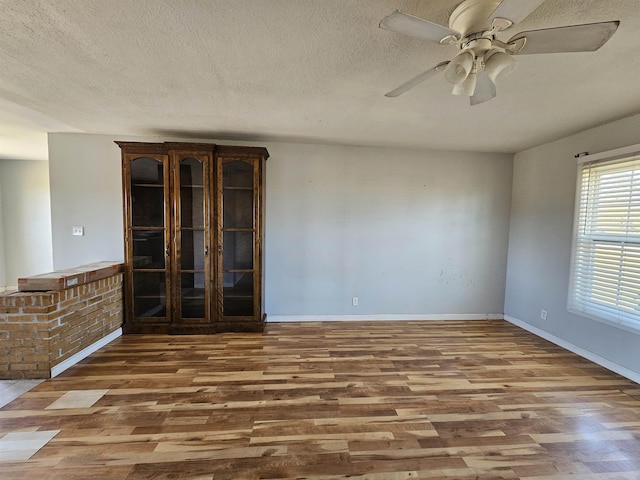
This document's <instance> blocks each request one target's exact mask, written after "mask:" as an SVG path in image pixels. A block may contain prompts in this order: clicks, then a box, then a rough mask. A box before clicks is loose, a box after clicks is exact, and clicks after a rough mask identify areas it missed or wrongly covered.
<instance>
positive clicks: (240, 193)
mask: <svg viewBox="0 0 640 480" xmlns="http://www.w3.org/2000/svg"><path fill="white" fill-rule="evenodd" d="M256 165H257V164H256V163H254V162H252V161H242V160H232V159H229V160H223V161H222V166H221V173H222V174H221V177H222V192H221V195H222V197H221V200H222V205H221V212H220V213H221V214H222V218H221V224H222V225H221V226H222V255H221V257H222V258H220V260H219V261H220V263H221V267H222V269H221V270H222V272H221V273H222V282H223V289H222V292H223V301H222V315H223V316H224V317H252V316H254V315H255V295H254V293H255V292H254V274H255V270H254V269H255V257H256V246H255V235H256V231H255V228H256V196H255V190H254V186H255V183H256V178H257V176H256Z"/></svg>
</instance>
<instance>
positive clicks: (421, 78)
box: [384, 62, 449, 98]
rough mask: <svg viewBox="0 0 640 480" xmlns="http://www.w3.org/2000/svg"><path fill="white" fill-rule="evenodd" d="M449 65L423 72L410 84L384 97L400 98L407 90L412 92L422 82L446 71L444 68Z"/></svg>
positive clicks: (443, 64)
mask: <svg viewBox="0 0 640 480" xmlns="http://www.w3.org/2000/svg"><path fill="white" fill-rule="evenodd" d="M447 65H449V62H442V63H439V64H438V65H436V66H435V67H433V68H430V69H429V70H427V71H426V72H422V73H421V74H420V75H417V76H415V77H413V78H412V79H411V80H409V81H408V82H405V83H403V84H402V85H400V86H399V87H398V88H395V89H393V90H391V91H390V92H388V93H385V94H384V96H385V97H390V98H393V97H397V96H400V95H402V94H403V93H404V92H406V91H407V90H411V89H412V88H413V87H417V86H418V85H420V84H421V83H422V82H424V81H426V80H428V79H429V78H431V77H433V76H434V75H435V74H437V73H439V72H441V71H442V70H444V68H445V67H446V66H447Z"/></svg>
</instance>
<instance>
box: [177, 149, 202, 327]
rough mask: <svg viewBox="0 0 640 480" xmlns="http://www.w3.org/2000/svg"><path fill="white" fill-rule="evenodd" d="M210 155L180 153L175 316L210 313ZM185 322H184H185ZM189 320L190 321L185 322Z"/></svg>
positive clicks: (195, 316) (189, 316) (200, 315)
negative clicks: (208, 194) (208, 288)
mask: <svg viewBox="0 0 640 480" xmlns="http://www.w3.org/2000/svg"><path fill="white" fill-rule="evenodd" d="M207 158H208V157H207V156H206V155H203V156H198V158H195V157H186V156H185V157H180V155H179V154H178V155H177V158H176V161H177V167H176V168H175V170H174V172H175V173H177V177H176V181H177V188H176V189H175V192H176V194H177V201H178V209H179V210H178V213H179V217H178V219H176V221H177V225H176V227H175V229H176V232H175V238H176V241H177V242H178V253H179V258H177V259H176V262H175V266H174V268H175V271H176V272H177V273H178V275H177V279H178V283H179V285H178V304H177V309H178V311H177V316H176V318H175V319H174V320H176V321H178V322H180V320H181V319H205V318H206V317H207V307H206V300H207V285H206V279H207V274H206V272H207V271H208V269H207V267H206V263H207V241H206V232H207V227H206V225H208V223H207V219H206V216H207V211H208V205H207V198H206V196H205V193H204V192H205V190H206V186H207V184H208V181H207V180H206V175H205V174H206V171H207ZM182 323H183V324H184V323H185V322H182ZM186 323H188V322H186Z"/></svg>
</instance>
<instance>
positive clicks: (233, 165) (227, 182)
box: [222, 161, 253, 189]
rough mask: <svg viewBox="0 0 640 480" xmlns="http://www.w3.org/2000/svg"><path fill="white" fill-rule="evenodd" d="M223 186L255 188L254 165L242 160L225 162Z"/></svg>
mask: <svg viewBox="0 0 640 480" xmlns="http://www.w3.org/2000/svg"><path fill="white" fill-rule="evenodd" d="M222 186H223V187H224V188H248V189H253V165H252V164H250V163H246V162H241V161H233V162H228V163H225V164H224V165H223V167H222Z"/></svg>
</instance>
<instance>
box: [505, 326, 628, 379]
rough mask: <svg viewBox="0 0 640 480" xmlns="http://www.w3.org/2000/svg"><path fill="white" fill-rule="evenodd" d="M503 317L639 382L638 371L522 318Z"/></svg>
mask: <svg viewBox="0 0 640 480" xmlns="http://www.w3.org/2000/svg"><path fill="white" fill-rule="evenodd" d="M504 319H505V320H506V321H507V322H509V323H512V324H514V325H516V326H518V327H520V328H522V329H523V330H526V331H528V332H531V333H533V334H534V335H537V336H538V337H542V338H544V339H545V340H548V341H550V342H551V343H555V344H556V345H558V346H559V347H562V348H564V349H565V350H569V351H570V352H573V353H575V354H576V355H580V356H581V357H583V358H586V359H587V360H591V361H592V362H593V363H597V364H598V365H600V366H601V367H604V368H606V369H608V370H611V371H612V372H615V373H617V374H618V375H622V376H623V377H625V378H628V379H629V380H633V381H634V382H636V383H640V373H638V372H635V371H633V370H631V369H629V368H627V367H623V366H622V365H618V364H617V363H615V362H612V361H611V360H607V359H606V358H604V357H601V356H600V355H598V354H595V353H593V352H590V351H589V350H585V349H584V348H582V347H578V346H577V345H574V344H573V343H569V342H567V341H566V340H562V339H561V338H559V337H556V336H555V335H553V334H551V333H549V332H545V331H544V330H541V329H539V328H537V327H534V326H533V325H530V324H528V323H527V322H523V321H522V320H519V319H517V318H514V317H511V316H509V315H505V316H504Z"/></svg>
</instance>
